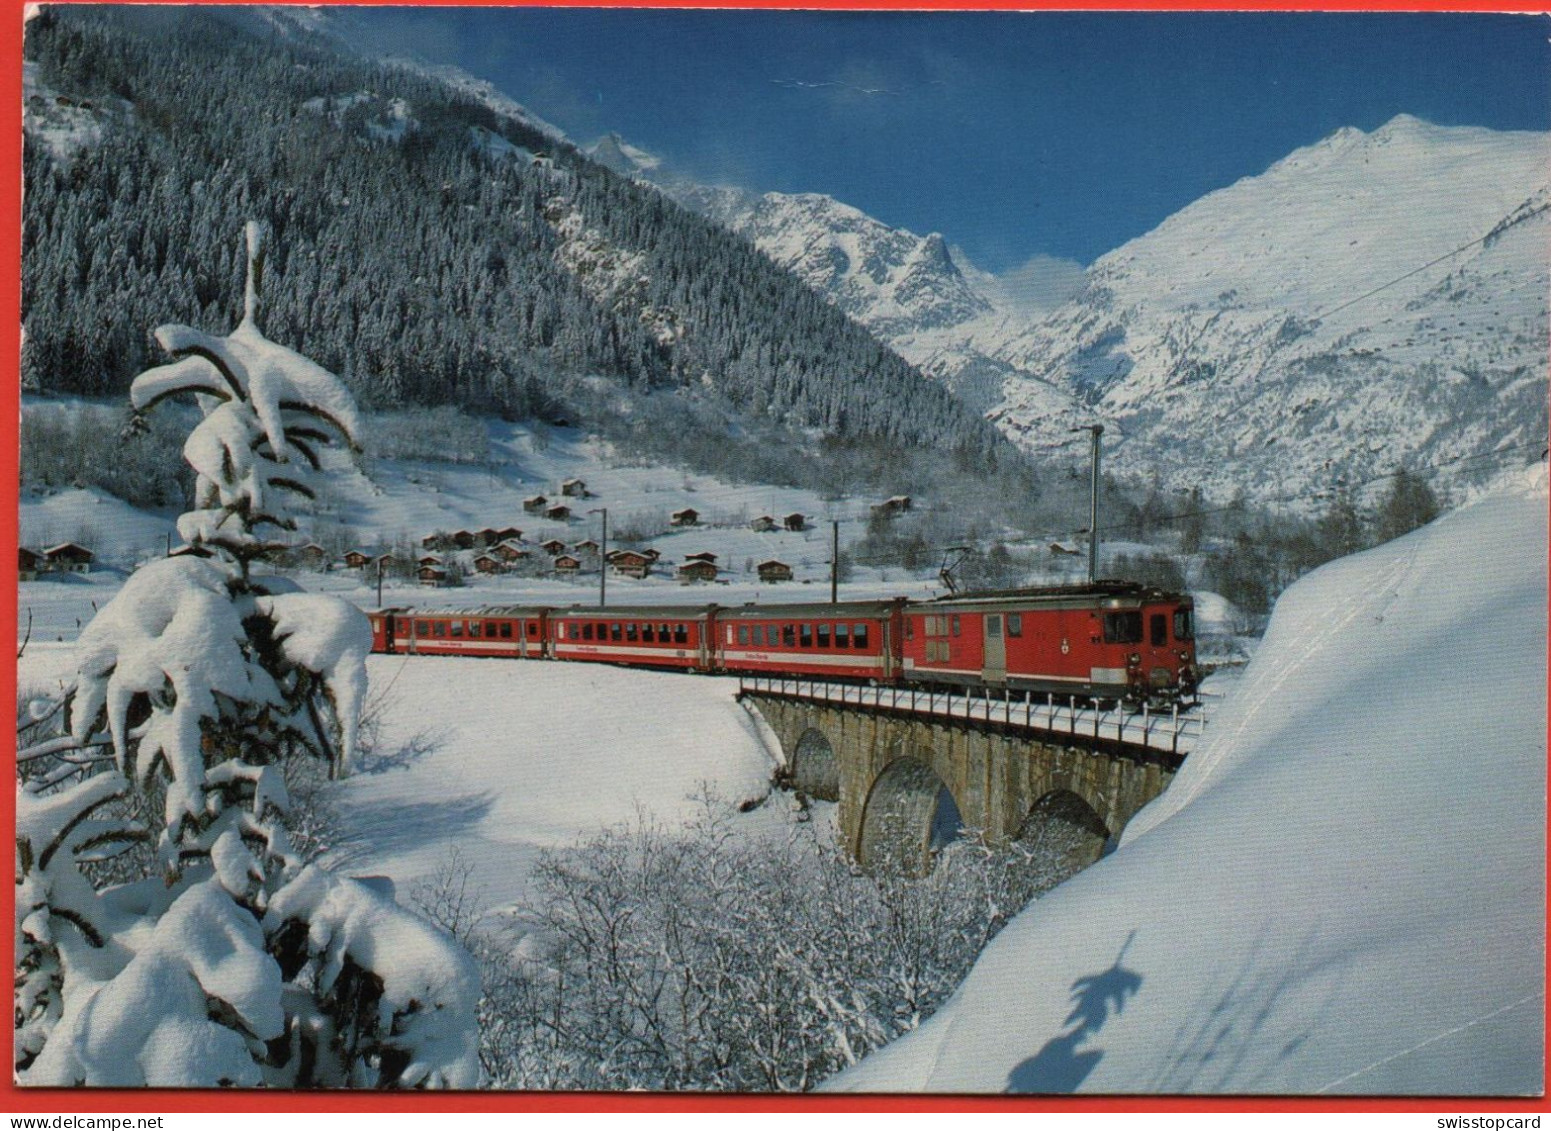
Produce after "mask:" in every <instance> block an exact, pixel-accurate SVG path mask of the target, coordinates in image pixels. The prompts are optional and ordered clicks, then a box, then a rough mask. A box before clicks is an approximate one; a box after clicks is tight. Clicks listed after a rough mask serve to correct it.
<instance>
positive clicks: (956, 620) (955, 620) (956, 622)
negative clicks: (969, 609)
mask: <svg viewBox="0 0 1551 1131" xmlns="http://www.w3.org/2000/svg"><path fill="white" fill-rule="evenodd" d="M958 634H959V614H958V613H954V614H953V635H955V636H957V635H958Z"/></svg>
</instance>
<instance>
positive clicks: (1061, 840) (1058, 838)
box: [1016, 789, 1111, 884]
mask: <svg viewBox="0 0 1551 1131" xmlns="http://www.w3.org/2000/svg"><path fill="white" fill-rule="evenodd" d="M1110 836H1111V831H1110V828H1109V826H1108V825H1106V824H1105V823H1104V818H1103V817H1101V816H1099V814H1098V812H1097V810H1095V809H1094V807H1093V806H1092V805H1090V804H1088V802H1087V801H1086V800H1084V799H1083V798H1082V797H1080V796H1079V795H1077V794H1076V793H1073V792H1072V791H1071V790H1069V789H1053V790H1051V791H1050V792H1049V793H1047V794H1045V795H1044V796H1043V797H1041V798H1040V799H1039V800H1038V801H1036V802H1035V803H1034V805H1033V807H1032V808H1030V809H1029V813H1028V816H1027V817H1025V818H1024V820H1023V825H1022V827H1021V828H1019V830H1018V836H1017V838H1016V839H1017V844H1018V846H1019V847H1020V848H1021V849H1022V850H1023V851H1025V852H1027V853H1029V855H1030V857H1031V860H1030V863H1031V865H1032V866H1033V867H1034V868H1036V869H1038V870H1039V871H1040V872H1041V873H1043V874H1046V875H1048V876H1049V877H1050V878H1051V882H1052V884H1056V883H1060V882H1061V881H1062V880H1064V879H1066V878H1067V877H1069V876H1071V875H1073V874H1074V873H1076V872H1080V871H1082V870H1083V869H1084V868H1086V867H1087V866H1088V865H1089V864H1092V863H1093V862H1094V861H1095V860H1097V859H1098V858H1099V857H1100V856H1101V855H1102V854H1103V852H1104V846H1105V844H1107V843H1108V842H1109V838H1110Z"/></svg>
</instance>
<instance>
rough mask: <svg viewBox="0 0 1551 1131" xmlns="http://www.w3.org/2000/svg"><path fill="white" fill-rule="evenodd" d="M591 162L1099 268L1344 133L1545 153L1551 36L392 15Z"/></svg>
mask: <svg viewBox="0 0 1551 1131" xmlns="http://www.w3.org/2000/svg"><path fill="white" fill-rule="evenodd" d="M360 16H361V19H362V20H363V21H364V22H365V23H366V25H367V27H368V29H369V30H370V32H371V38H372V39H373V40H375V45H376V46H379V47H386V48H392V49H397V50H402V51H411V50H412V51H414V52H416V53H418V54H420V55H421V56H423V57H425V58H428V59H431V60H433V61H436V62H451V63H456V64H458V65H460V66H462V67H464V68H465V69H467V70H469V71H471V72H473V73H474V74H476V75H478V76H480V77H482V78H485V79H488V80H490V81H491V82H493V83H494V84H495V85H496V86H498V87H499V88H501V89H502V90H503V91H505V92H506V93H507V94H509V95H510V96H512V97H513V98H515V99H517V100H518V101H519V102H522V103H523V104H525V105H527V106H529V107H530V108H532V109H533V110H534V111H535V112H537V113H539V114H540V115H542V116H543V117H545V118H547V119H549V120H550V121H552V122H554V123H555V124H556V125H558V126H560V127H562V128H563V129H565V130H566V131H567V133H568V134H570V135H571V136H572V138H573V139H575V140H577V141H579V142H582V143H590V142H591V141H592V140H594V139H595V138H596V137H598V136H599V135H601V134H603V133H605V132H607V131H610V130H613V131H617V132H619V133H620V134H622V135H623V136H624V137H625V138H626V139H627V140H628V141H630V142H632V143H634V144H636V145H638V146H641V147H642V148H644V149H647V150H650V151H651V152H653V153H656V154H658V155H660V156H662V157H663V158H665V159H666V160H668V161H669V162H671V163H672V164H673V166H674V167H675V168H677V169H679V170H681V171H684V172H686V173H689V174H691V175H693V176H695V177H696V178H698V179H701V180H705V181H708V182H720V183H732V184H737V185H740V186H742V187H745V188H753V189H758V190H762V191H763V190H772V189H775V190H781V191H787V192H808V191H811V192H824V193H828V194H830V195H832V196H835V197H837V198H839V199H841V200H843V201H846V202H847V203H849V204H853V205H856V206H857V207H859V208H861V209H863V210H864V211H866V212H869V213H871V214H873V215H874V216H877V217H878V218H879V219H882V220H884V221H886V222H887V223H889V224H892V225H895V226H899V227H905V228H909V229H911V230H913V231H916V232H920V233H925V232H929V231H939V232H942V233H943V234H944V235H945V236H946V237H947V238H948V240H949V242H950V243H953V244H956V245H958V246H960V247H962V248H963V249H964V250H965V251H966V252H968V254H969V255H970V257H971V258H972V259H973V260H974V261H975V262H976V263H978V264H979V265H980V266H982V267H984V268H987V269H989V270H993V271H998V272H1013V271H1015V270H1017V269H1018V268H1019V267H1020V266H1021V265H1024V264H1027V263H1028V262H1029V261H1030V260H1034V261H1035V262H1036V264H1037V263H1038V262H1039V260H1040V258H1041V257H1047V256H1049V257H1056V258H1058V259H1072V260H1077V261H1079V262H1082V263H1089V262H1091V261H1092V260H1093V259H1095V258H1096V257H1098V256H1099V255H1101V254H1103V253H1104V252H1105V251H1108V250H1110V249H1112V248H1114V247H1117V246H1119V245H1120V244H1122V243H1124V242H1125V241H1126V240H1128V239H1130V238H1132V237H1134V236H1137V235H1140V234H1142V233H1143V232H1146V231H1148V230H1149V229H1151V228H1152V227H1154V226H1155V225H1156V224H1158V223H1159V222H1160V221H1161V220H1163V219H1164V218H1165V217H1167V216H1168V215H1169V214H1171V213H1173V212H1175V211H1177V210H1178V209H1180V208H1182V207H1183V206H1185V205H1186V204H1189V203H1190V202H1191V201H1193V200H1195V199H1197V198H1198V197H1200V196H1201V195H1203V194H1204V193H1206V192H1209V191H1211V190H1213V189H1216V188H1221V187H1223V186H1224V185H1227V184H1231V183H1232V182H1233V181H1235V180H1237V179H1238V178H1240V177H1244V176H1250V175H1253V174H1256V173H1259V172H1261V171H1263V170H1264V169H1265V168H1266V167H1267V166H1268V165H1270V164H1271V163H1272V162H1274V161H1276V160H1278V159H1279V158H1281V157H1283V156H1285V155H1286V154H1287V153H1288V152H1290V151H1291V150H1293V149H1295V148H1297V147H1298V146H1301V145H1307V144H1309V143H1311V142H1314V141H1317V140H1319V139H1320V138H1321V137H1324V136H1326V135H1327V134H1329V133H1331V132H1333V131H1334V130H1336V129H1338V128H1339V127H1341V126H1356V127H1358V128H1360V129H1364V130H1371V129H1374V128H1376V127H1378V126H1380V125H1382V124H1383V123H1384V122H1386V121H1388V120H1389V119H1390V118H1392V117H1394V116H1395V115H1396V114H1398V113H1402V112H1404V113H1410V114H1414V115H1416V116H1417V117H1420V118H1424V119H1426V120H1428V121H1431V122H1435V123H1438V124H1442V125H1466V124H1468V125H1484V126H1491V127H1494V128H1498V129H1538V130H1544V129H1548V128H1551V47H1548V37H1551V20H1548V19H1546V18H1544V17H1535V16H1475V15H1462V14H1442V13H1434V14H1410V15H1407V14H1358V15H1323V14H1312V13H1302V14H1295V13H1260V14H1239V13H1224V14H1185V13H1100V14H1079V13H1033V14H1027V13H983V12H981V13H967V12H959V13H880V12H871V13H864V12H843V13H821V12H755V11H742V12H738V11H663V10H655V11H649V10H633V11H632V10H612V11H611V10H596V9H591V10H589V9H583V10H577V9H499V10H489V9H485V10H475V9H461V10H459V9H445V8H444V9H418V10H417V9H404V8H399V9H377V10H370V9H366V10H361V12H360Z"/></svg>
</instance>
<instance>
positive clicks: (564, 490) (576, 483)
mask: <svg viewBox="0 0 1551 1131" xmlns="http://www.w3.org/2000/svg"><path fill="white" fill-rule="evenodd" d="M560 493H561V494H562V495H564V496H565V497H566V498H568V499H585V498H587V497H588V495H587V484H585V483H583V482H582V481H581V480H580V479H567V480H566V481H565V482H564V483H562V484H560Z"/></svg>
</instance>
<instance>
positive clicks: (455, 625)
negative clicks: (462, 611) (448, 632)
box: [452, 620, 463, 636]
mask: <svg viewBox="0 0 1551 1131" xmlns="http://www.w3.org/2000/svg"><path fill="white" fill-rule="evenodd" d="M452 634H453V635H454V636H462V635H463V622H462V621H461V620H455V621H453V622H452Z"/></svg>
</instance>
